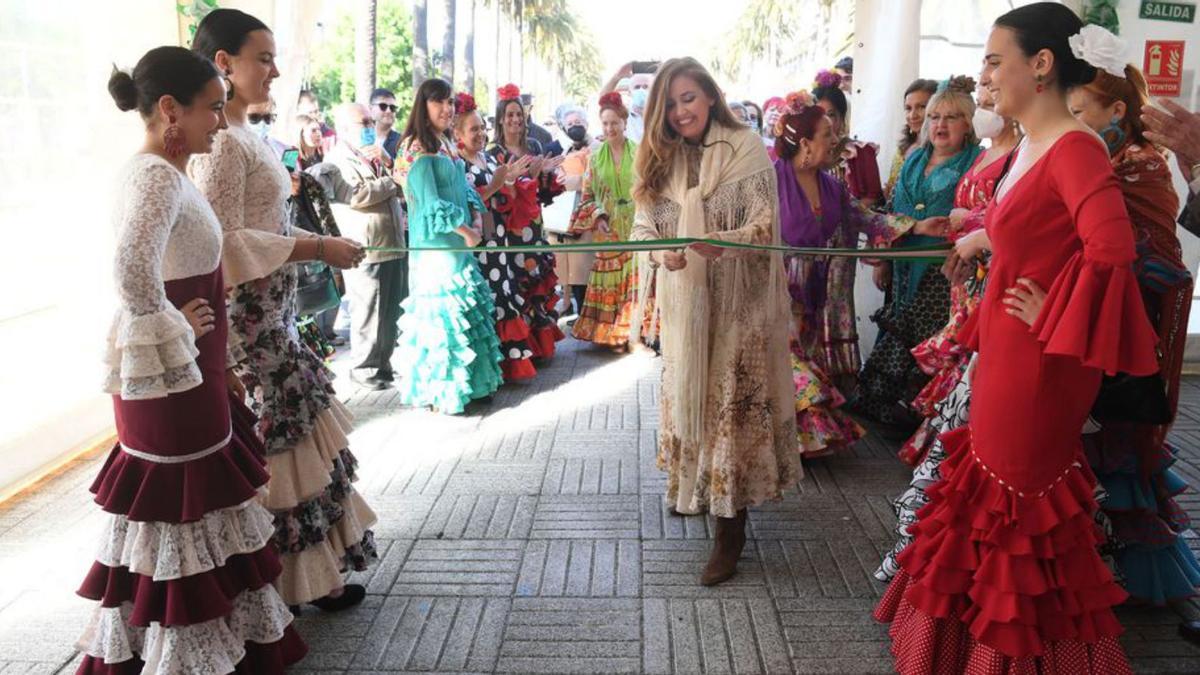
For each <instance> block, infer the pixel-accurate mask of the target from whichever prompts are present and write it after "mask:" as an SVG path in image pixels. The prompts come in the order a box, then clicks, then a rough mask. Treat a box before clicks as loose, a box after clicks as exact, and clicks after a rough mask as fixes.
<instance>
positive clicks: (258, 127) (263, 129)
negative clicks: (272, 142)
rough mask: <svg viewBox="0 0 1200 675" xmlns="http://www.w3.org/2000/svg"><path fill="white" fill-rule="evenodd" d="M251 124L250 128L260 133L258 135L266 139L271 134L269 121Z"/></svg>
mask: <svg viewBox="0 0 1200 675" xmlns="http://www.w3.org/2000/svg"><path fill="white" fill-rule="evenodd" d="M249 126H250V130H251V131H253V132H254V133H255V134H258V137H259V138H261V139H263V140H264V141H265V140H267V138H269V137H270V135H271V125H270V124H268V123H267V122H251V123H250V124H249Z"/></svg>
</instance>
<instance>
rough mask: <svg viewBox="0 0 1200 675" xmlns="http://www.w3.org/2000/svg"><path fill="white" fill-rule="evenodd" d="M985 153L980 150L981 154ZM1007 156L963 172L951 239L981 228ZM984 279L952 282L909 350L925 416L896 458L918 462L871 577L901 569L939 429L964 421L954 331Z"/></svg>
mask: <svg viewBox="0 0 1200 675" xmlns="http://www.w3.org/2000/svg"><path fill="white" fill-rule="evenodd" d="M980 157H983V155H980ZM1009 157H1011V153H1010V154H1009V155H1008V156H1006V157H1000V158H997V159H996V160H994V161H992V162H991V163H990V164H988V165H987V166H985V167H983V168H982V169H980V168H978V167H979V160H977V161H976V163H975V166H972V167H971V170H970V171H968V172H967V173H966V174H964V175H963V178H962V180H961V181H959V183H958V192H957V194H956V196H955V199H954V203H955V208H962V209H968V210H969V211H970V214H969V215H968V216H967V218H966V220H965V221H964V222H963V225H962V227H961V228H960V229H959V230H958V231H956V232H951V233H950V237H949V239H950V240H951V241H957V240H958V239H959V238H960V237H962V236H963V235H966V234H970V233H971V232H974V231H976V230H978V229H979V228H981V227H983V221H984V217H985V215H986V213H987V205H988V202H990V201H991V199H992V195H993V194H994V193H995V191H996V182H997V181H998V180H999V179H1000V176H1001V174H1002V173H1003V170H1004V166H1005V164H1006V163H1007V161H1008V158H1009ZM986 279H987V266H986V265H980V266H979V268H978V269H977V270H976V272H975V276H974V277H972V278H970V279H967V280H966V282H965V283H964V284H963V285H962V286H958V285H955V286H951V287H950V321H949V322H948V323H947V324H946V327H945V328H943V329H942V330H941V331H939V332H938V333H936V334H935V335H934V336H933V337H931V338H929V339H928V340H926V341H924V342H922V343H921V344H919V345H917V346H916V347H914V348H913V350H912V355H913V358H914V359H916V361H917V365H919V366H920V367H921V370H923V371H925V373H926V374H927V375H931V376H932V377H933V379H931V380H930V381H929V384H927V385H925V388H924V389H922V390H921V393H920V395H918V396H917V398H916V399H915V400H914V401H913V407H914V408H915V409H916V410H917V411H918V412H919V413H921V414H922V415H924V418H925V419H924V420H923V421H922V422H921V426H920V427H918V428H917V431H916V432H915V433H914V434H913V435H912V436H911V437H910V438H909V439H908V440H907V441H906V442H905V443H904V445H903V446H902V447H901V448H900V459H901V460H903V461H905V462H907V463H909V464H916V467H915V468H914V469H913V474H912V480H911V481H910V482H909V487H908V489H907V490H905V491H904V492H903V493H902V494H901V495H900V496H899V497H896V499H894V500H893V501H892V510H893V511H894V512H895V513H896V538H897V541H896V544H895V545H894V546H893V547H892V550H890V551H888V552H887V553H886V554H885V555H884V557H883V560H882V562H881V563H880V565H879V567H878V568H877V569H876V570H875V578H876V579H879V580H880V581H887V580H889V579H891V578H892V576H894V575H895V574H896V572H897V571H898V570H899V565H898V564H897V563H896V556H897V555H899V554H900V551H903V550H904V547H905V546H908V543H909V542H910V541H912V537H911V536H910V535H909V533H908V527H909V526H910V525H912V524H913V523H915V522H917V512H918V511H920V510H921V507H923V506H925V504H926V503H927V502H928V501H929V500H928V497H927V496H926V494H925V491H926V490H928V489H929V487H930V486H931V485H933V484H934V483H936V482H937V481H938V480H939V479H940V478H941V471H940V469H939V467H940V466H941V464H942V460H943V459H945V458H946V449H945V447H944V446H943V445H942V442H941V440H940V438H939V436H940V434H942V433H943V432H946V431H950V430H951V429H957V428H958V427H961V426H963V425H964V424H966V423H967V416H968V411H969V410H970V405H971V384H970V382H969V381H967V380H966V378H964V377H963V375H964V373H966V371H967V368H968V364H969V362H970V359H971V357H972V353H971V351H970V350H969V349H967V348H966V347H964V346H963V345H962V344H960V343H959V342H958V340H957V339H956V336H957V334H958V332H959V331H960V330H961V329H962V327H963V325H964V324H965V323H966V321H967V319H968V318H969V317H970V315H971V314H972V313H973V312H974V311H975V308H976V307H978V306H979V301H980V299H981V298H982V297H983V289H984V284H985V281H986Z"/></svg>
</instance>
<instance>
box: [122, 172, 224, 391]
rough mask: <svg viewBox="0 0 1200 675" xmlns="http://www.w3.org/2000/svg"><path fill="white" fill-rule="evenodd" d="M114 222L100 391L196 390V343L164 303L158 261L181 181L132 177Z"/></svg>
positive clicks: (162, 175)
mask: <svg viewBox="0 0 1200 675" xmlns="http://www.w3.org/2000/svg"><path fill="white" fill-rule="evenodd" d="M124 189H125V191H126V195H127V196H126V199H125V201H124V204H123V207H122V209H121V210H120V211H119V212H118V214H117V224H118V227H119V234H118V241H117V251H116V260H115V266H114V273H115V277H116V286H117V292H118V295H119V296H120V299H121V307H120V309H118V310H117V313H116V316H115V317H114V319H113V323H112V326H111V328H110V330H109V336H108V348H107V355H106V358H105V361H106V365H107V366H108V377H107V380H106V382H105V386H104V390H105V391H107V392H108V393H110V394H120V396H121V398H124V399H128V400H132V399H146V398H161V397H164V396H166V395H168V394H172V393H175V392H180V391H186V390H188V389H191V388H192V387H195V386H197V385H199V384H200V382H201V379H202V378H201V375H200V370H199V368H198V367H197V366H196V361H195V359H196V356H197V355H198V354H199V353H200V352H199V350H198V349H196V345H195V335H194V334H193V333H192V327H191V325H190V324H189V323H188V321H187V318H186V317H184V315H183V313H182V312H180V311H179V310H178V309H176V307H175V306H174V305H173V304H171V302H170V300H168V299H167V294H166V290H165V288H164V286H163V273H162V267H163V255H164V253H165V252H166V249H167V240H168V239H169V238H170V235H171V229H172V227H173V226H174V224H175V222H176V219H177V218H178V216H179V211H180V205H181V203H182V199H183V176H181V175H179V172H178V171H176V170H175V169H173V168H172V167H170V166H167V165H166V164H161V163H155V164H150V165H149V166H147V167H146V168H145V169H144V170H141V171H136V172H135V173H134V174H133V176H132V177H131V180H130V182H129V183H127V184H126V185H125V188H124Z"/></svg>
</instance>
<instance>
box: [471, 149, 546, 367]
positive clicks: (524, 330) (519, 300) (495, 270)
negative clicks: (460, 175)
mask: <svg viewBox="0 0 1200 675" xmlns="http://www.w3.org/2000/svg"><path fill="white" fill-rule="evenodd" d="M465 165H466V170H467V180H468V181H470V182H471V184H472V185H474V186H475V189H476V190H479V191H480V193H482V192H483V191H484V189H486V188H487V186H488V184H489V183H491V182H492V176H493V175H494V174H495V172H496V160H495V159H494V158H493V157H492V156H491V155H487V154H482V153H481V155H480V156H479V157H478V158H476V159H475V160H470V159H468V160H467V161H466V162H465ZM512 190H513V188H504V189H502V190H500V191H499V192H497V193H495V194H494V195H492V197H491V198H490V199H488V200H486V201H487V205H488V210H489V212H490V213H491V214H492V220H493V221H494V223H495V232H494V234H493V235H492V236H491V237H489V238H488V239H487V240H486V241H485V242H484V250H483V251H481V252H479V253H478V254H476V258H478V260H479V269H480V271H481V272H482V273H483V278H484V279H485V280H486V281H487V283H488V288H489V289H490V290H491V292H492V302H493V303H494V304H495V306H496V333H497V334H498V335H499V336H500V353H501V354H502V355H503V356H504V360H503V361H501V362H500V368H501V370H502V371H503V372H504V380H505V381H506V382H512V381H514V380H529V379H532V378H534V377H535V376H536V375H537V368H536V367H534V365H533V361H532V358H533V348H532V346H531V344H530V340H531V338H532V332H531V330H530V327H529V323H528V321H527V320H526V316H525V314H526V313H525V298H524V297H523V296H522V295H521V293H520V291H519V283H520V282H519V279H520V277H521V275H522V274H523V272H524V271H523V270H522V269H521V268H520V267H519V266H518V264H517V262H516V260H515V259H514V258H515V257H516V256H513V255H510V254H508V253H504V252H502V251H496V250H488V249H496V248H497V247H499V246H503V245H505V244H508V243H512V242H511V241H510V240H511V237H510V236H509V233H508V228H507V227H506V223H507V222H508V220H507V217H508V214H509V213H511V208H506V207H507V206H508V204H509V202H510V201H511V198H512V197H511V195H512Z"/></svg>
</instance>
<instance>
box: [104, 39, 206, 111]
mask: <svg viewBox="0 0 1200 675" xmlns="http://www.w3.org/2000/svg"><path fill="white" fill-rule="evenodd" d="M219 75H220V73H218V72H217V67H216V66H215V65H213V62H212V61H209V60H208V59H206V58H204V57H203V56H201V55H199V54H197V53H195V52H192V51H189V50H187V49H184V48H183V47H155V48H154V49H151V50H150V51H148V52H146V54H145V56H143V57H142V58H141V59H140V60H139V61H138V63H137V65H136V66H134V68H133V71H132V72H129V73H127V72H125V71H122V70H119V69H118V68H116V67H115V66H114V67H113V72H112V75H110V76H109V78H108V93H109V94H111V95H112V97H113V100H114V101H116V102H117V107H118V108H120V109H121V110H133V109H134V108H136V109H137V110H138V112H140V113H141V114H142V117H147V118H148V117H150V115H151V113H152V112H153V110H154V106H155V105H157V104H158V100H159V99H160V98H162V97H163V96H171V97H173V98H174V99H175V100H176V101H178V102H179V103H180V105H191V104H192V99H193V98H195V96H196V94H198V93H200V91H201V90H203V89H204V87H205V86H207V85H208V83H209V82H210V81H212V80H214V79H216V78H217V77H218V76H219Z"/></svg>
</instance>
